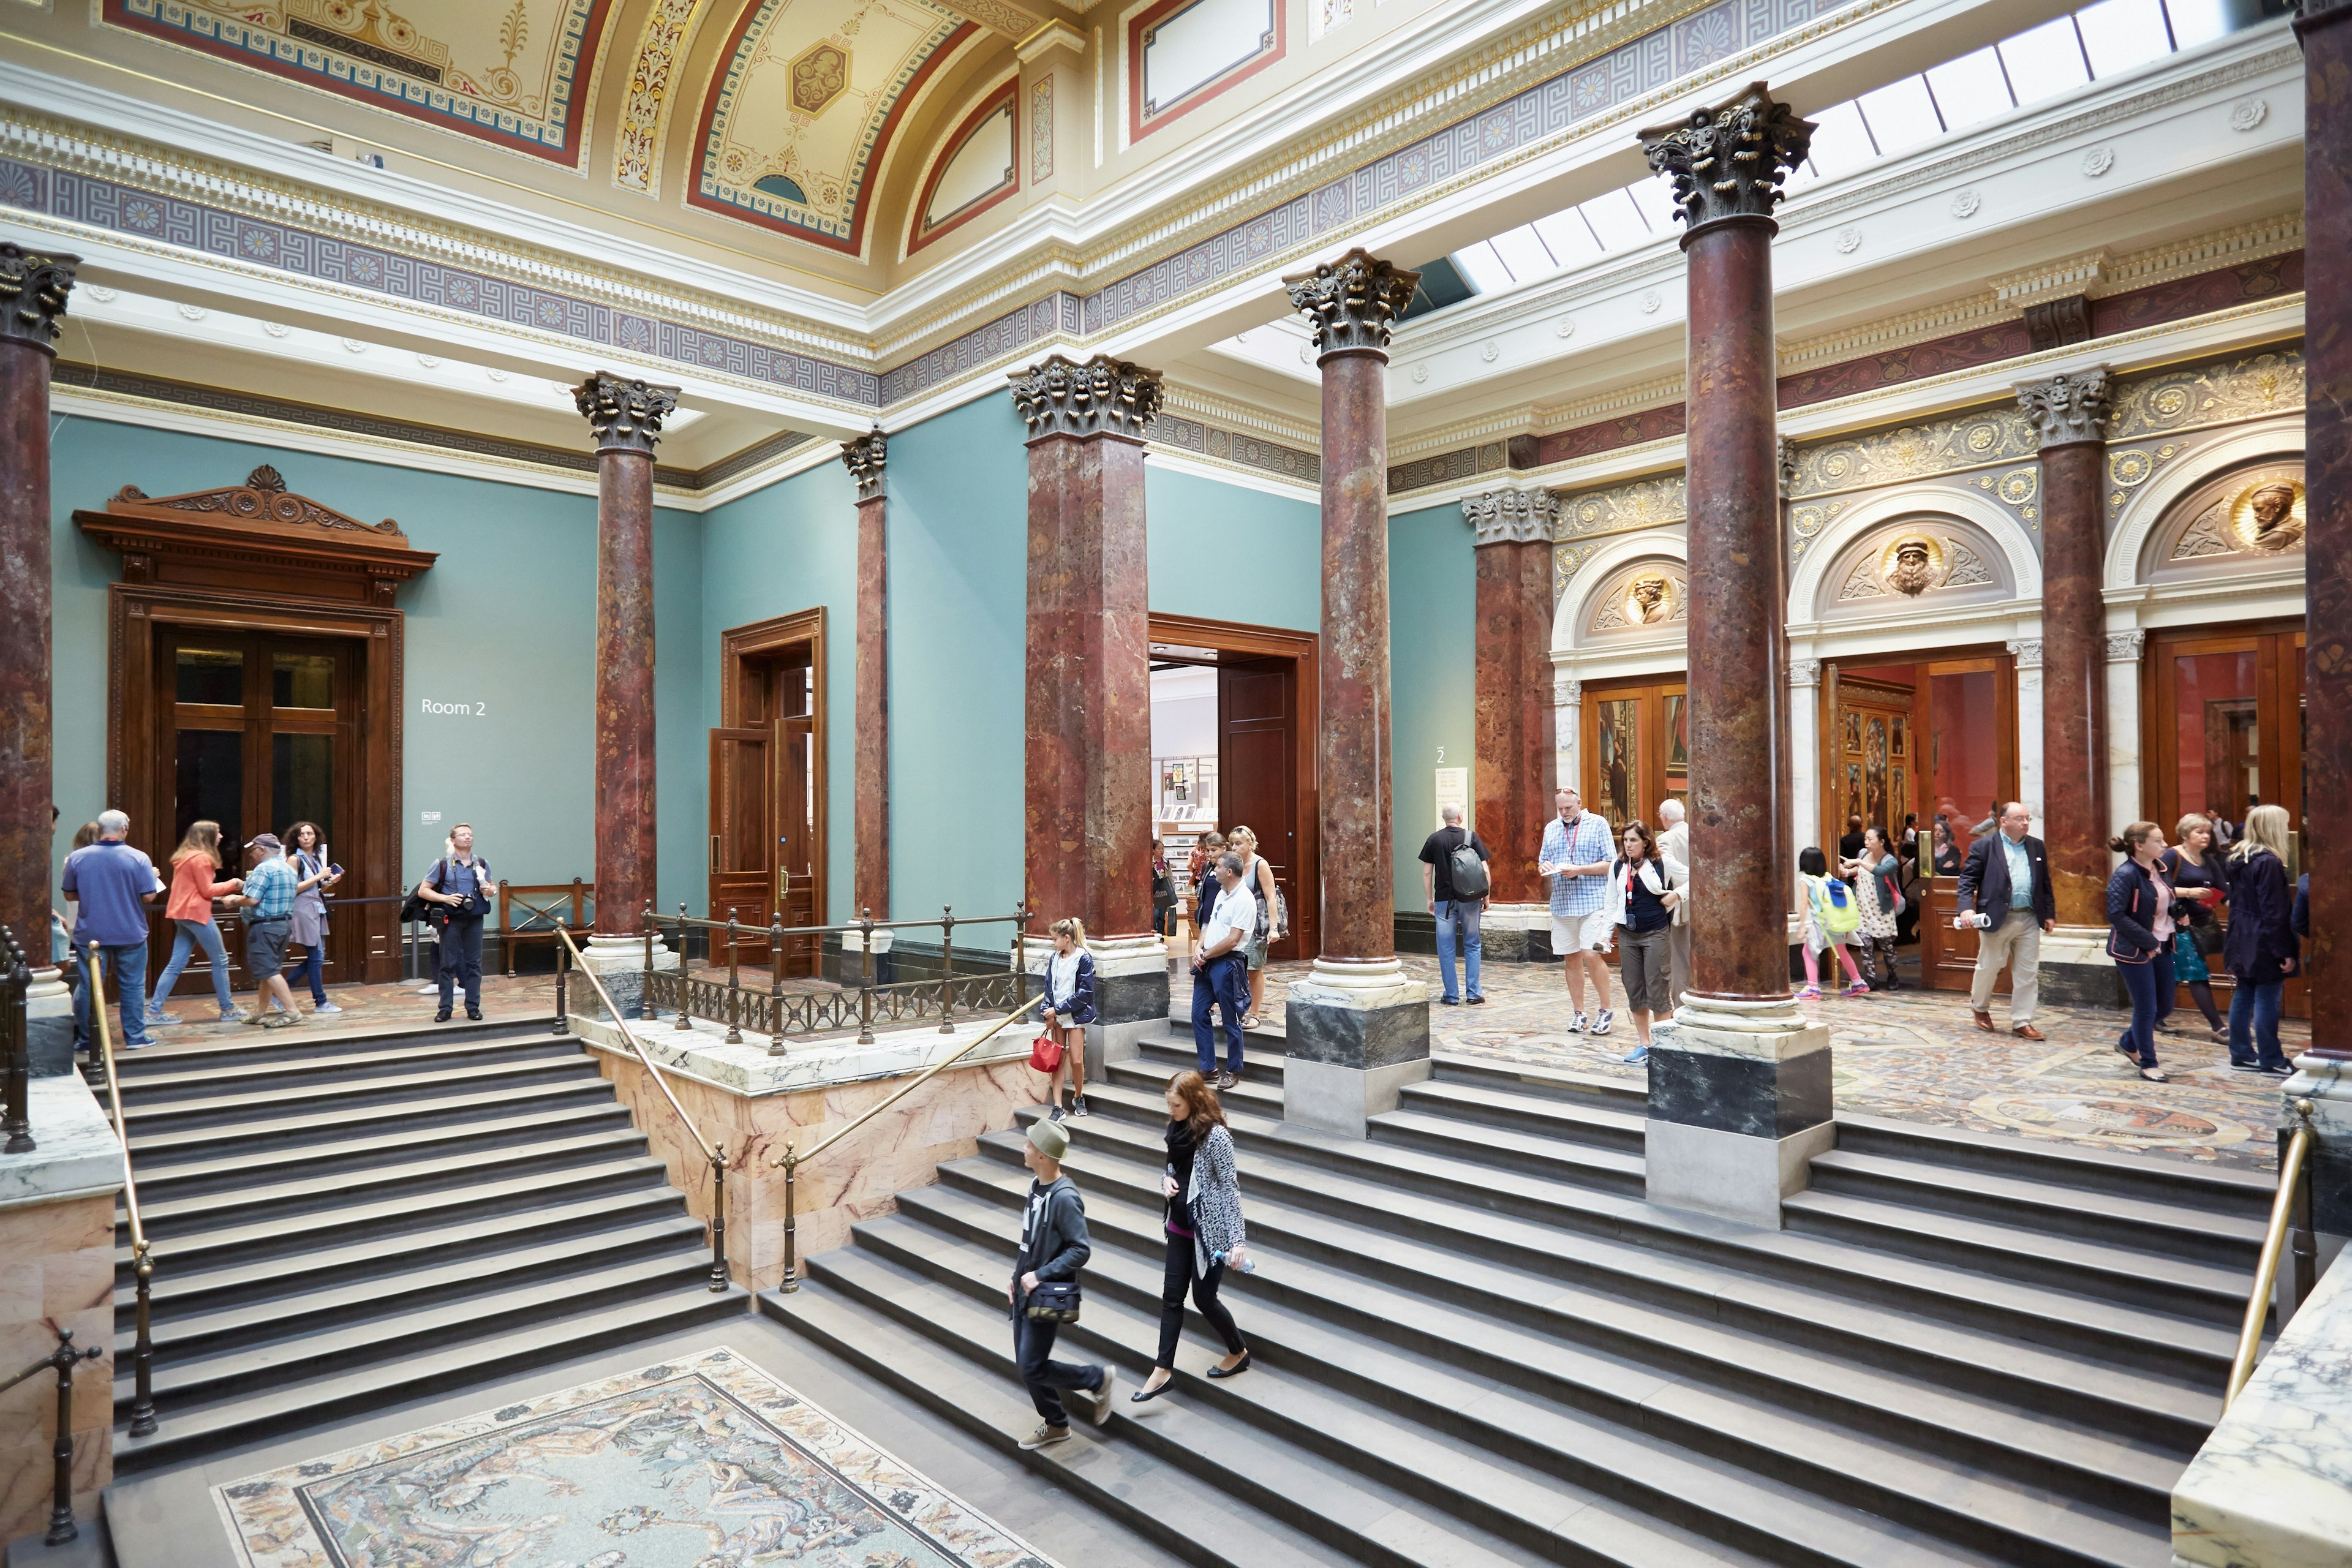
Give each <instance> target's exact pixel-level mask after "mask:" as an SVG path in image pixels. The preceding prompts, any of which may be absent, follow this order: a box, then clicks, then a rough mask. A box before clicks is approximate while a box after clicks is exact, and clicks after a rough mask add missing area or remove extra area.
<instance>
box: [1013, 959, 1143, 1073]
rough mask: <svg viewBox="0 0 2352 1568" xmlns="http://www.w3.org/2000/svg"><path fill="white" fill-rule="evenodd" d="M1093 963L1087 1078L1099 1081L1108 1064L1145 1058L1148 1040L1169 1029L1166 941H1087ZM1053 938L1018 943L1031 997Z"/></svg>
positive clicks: (1041, 981)
mask: <svg viewBox="0 0 2352 1568" xmlns="http://www.w3.org/2000/svg"><path fill="white" fill-rule="evenodd" d="M1087 952H1089V953H1091V954H1092V955H1093V956H1094V961H1095V1021H1094V1022H1093V1023H1091V1024H1088V1025H1087V1079H1089V1080H1095V1079H1100V1078H1101V1077H1102V1075H1103V1069H1104V1068H1107V1067H1108V1065H1109V1064H1110V1063H1112V1062H1123V1061H1132V1060H1134V1059H1135V1058H1137V1057H1139V1056H1141V1055H1142V1054H1143V1052H1142V1041H1143V1039H1144V1037H1146V1036H1147V1035H1159V1034H1163V1033H1165V1032H1166V1030H1167V1028H1168V940H1167V938H1165V937H1162V936H1160V935H1158V934H1156V933H1150V932H1147V933H1146V934H1144V935H1142V936H1101V937H1088V938H1087ZM1053 956H1054V939H1053V938H1051V937H1039V936H1024V937H1023V938H1022V939H1021V965H1022V967H1023V968H1024V969H1026V970H1027V971H1028V972H1029V974H1030V976H1031V979H1030V994H1033V995H1034V994H1036V992H1038V991H1039V990H1041V989H1043V988H1044V986H1045V965H1046V963H1047V962H1048V961H1050V960H1051V959H1052V958H1053Z"/></svg>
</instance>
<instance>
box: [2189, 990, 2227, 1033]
mask: <svg viewBox="0 0 2352 1568" xmlns="http://www.w3.org/2000/svg"><path fill="white" fill-rule="evenodd" d="M2189 1000H2190V1001H2191V1002H2194V1003H2196V1004H2197V1010H2198V1011H2199V1012H2200V1013H2202V1014H2204V1015H2205V1026H2206V1027H2207V1028H2209V1029H2211V1030H2213V1031H2214V1032H2215V1033H2217V1034H2219V1033H2221V1031H2223V1030H2225V1029H2227V1028H2228V1027H2229V1026H2228V1025H2227V1024H2224V1023H2223V1022H2222V1021H2221V1009H2220V1008H2218V1007H2216V1006H2214V1005H2213V983H2212V982H2211V981H2210V980H2192V981H2190V982H2189Z"/></svg>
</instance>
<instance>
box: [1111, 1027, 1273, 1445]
mask: <svg viewBox="0 0 2352 1568" xmlns="http://www.w3.org/2000/svg"><path fill="white" fill-rule="evenodd" d="M1167 1099H1168V1131H1167V1133H1166V1141H1167V1144H1168V1164H1167V1167H1166V1169H1164V1170H1162V1171H1161V1172H1160V1196H1161V1197H1162V1198H1163V1199H1164V1200H1166V1205H1167V1210H1166V1214H1165V1215H1164V1226H1165V1229H1166V1230H1167V1233H1168V1268H1167V1270H1166V1272H1165V1274H1164V1275H1163V1276H1162V1278H1161V1279H1160V1356H1159V1359H1158V1360H1157V1361H1156V1362H1154V1363H1152V1368H1151V1375H1150V1377H1149V1378H1147V1379H1145V1381H1144V1384H1143V1386H1142V1387H1141V1388H1140V1389H1139V1390H1137V1391H1136V1392H1135V1393H1133V1394H1129V1395H1128V1400H1129V1403H1130V1404H1135V1405H1144V1404H1148V1403H1150V1401H1152V1400H1154V1399H1157V1398H1159V1397H1160V1394H1163V1393H1165V1392H1166V1391H1167V1388H1168V1384H1169V1382H1170V1380H1171V1379H1172V1378H1173V1377H1174V1376H1175V1375H1176V1342H1177V1340H1178V1339H1179V1338H1180V1337H1181V1335H1182V1333H1183V1330H1184V1292H1185V1290H1186V1289H1187V1288H1189V1289H1191V1290H1192V1304H1193V1305H1194V1306H1196V1307H1198V1308H1200V1309H1201V1316H1202V1317H1204V1318H1206V1319H1208V1320H1209V1326H1210V1327H1211V1328H1213V1329H1214V1330H1216V1331H1217V1337H1218V1338H1219V1339H1221V1340H1223V1341H1224V1342H1225V1357H1224V1359H1223V1361H1221V1362H1219V1363H1217V1364H1216V1365H1214V1366H1213V1367H1211V1368H1210V1369H1209V1375H1210V1376H1211V1377H1232V1376H1234V1374H1236V1373H1244V1372H1247V1371H1248V1370H1249V1365H1250V1352H1249V1346H1248V1345H1247V1344H1246V1343H1244V1342H1243V1339H1242V1331H1241V1330H1239V1329H1237V1328H1235V1327H1234V1315H1233V1314H1232V1313H1231V1312H1229V1311H1227V1310H1225V1304H1224V1303H1223V1301H1221V1300H1218V1299H1217V1287H1218V1286H1219V1285H1220V1284H1222V1283H1223V1280H1224V1278H1225V1266H1226V1265H1227V1264H1229V1263H1230V1264H1231V1265H1233V1267H1234V1268H1239V1269H1241V1270H1242V1271H1243V1272H1244V1273H1247V1272H1249V1271H1250V1270H1251V1269H1253V1268H1255V1267H1256V1266H1255V1264H1253V1263H1251V1262H1250V1260H1249V1246H1248V1242H1249V1237H1248V1234H1247V1232H1246V1231H1245V1230H1244V1228H1243V1226H1242V1189H1241V1178H1240V1176H1239V1175H1238V1174H1237V1173H1236V1172H1235V1170H1234V1134H1233V1130H1232V1129H1231V1128H1229V1127H1228V1126H1226V1124H1225V1108H1224V1107H1223V1105H1221V1104H1219V1103H1218V1101H1217V1091H1216V1090H1215V1089H1213V1088H1211V1087H1210V1086H1209V1080H1208V1079H1204V1078H1202V1076H1201V1075H1200V1074H1199V1073H1196V1072H1180V1073H1178V1074H1177V1075H1176V1076H1175V1077H1174V1078H1171V1079H1169V1080H1168V1095H1167Z"/></svg>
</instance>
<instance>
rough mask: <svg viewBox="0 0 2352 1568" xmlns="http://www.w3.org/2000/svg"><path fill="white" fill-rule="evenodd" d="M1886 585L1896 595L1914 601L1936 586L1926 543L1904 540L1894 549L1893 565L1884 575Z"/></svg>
mask: <svg viewBox="0 0 2352 1568" xmlns="http://www.w3.org/2000/svg"><path fill="white" fill-rule="evenodd" d="M1886 581H1887V584H1888V585H1889V586H1890V587H1892V588H1893V589H1894V590H1895V592H1896V593H1898V594H1903V595H1908V596H1910V597H1912V598H1914V599H1916V598H1917V597H1918V596H1919V595H1922V594H1924V593H1926V592H1927V590H1928V589H1930V588H1932V587H1934V586H1935V585H1936V569H1935V567H1934V566H1933V565H1932V564H1931V563H1930V562H1929V560H1928V555H1927V541H1926V540H1924V539H1906V540H1905V541H1903V542H1901V543H1900V544H1897V545H1896V546H1895V565H1894V567H1893V569H1892V570H1890V571H1889V572H1888V573H1887V574H1886Z"/></svg>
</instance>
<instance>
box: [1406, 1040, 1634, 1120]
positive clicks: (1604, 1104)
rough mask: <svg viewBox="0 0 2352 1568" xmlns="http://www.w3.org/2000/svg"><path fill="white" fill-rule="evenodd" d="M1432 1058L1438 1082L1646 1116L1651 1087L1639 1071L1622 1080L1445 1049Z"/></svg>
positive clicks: (1628, 1114) (1603, 1075)
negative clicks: (1446, 1050)
mask: <svg viewBox="0 0 2352 1568" xmlns="http://www.w3.org/2000/svg"><path fill="white" fill-rule="evenodd" d="M1430 1059H1431V1062H1432V1064H1433V1067H1434V1068H1435V1081H1437V1082H1439V1083H1448V1084H1464V1085H1468V1086H1472V1087H1476V1088H1486V1089H1502V1090H1504V1091H1506V1092H1507V1093H1511V1094H1523V1095H1534V1096H1540V1097H1542V1098H1544V1099H1547V1100H1566V1101H1568V1102H1570V1103H1571V1104H1577V1105H1589V1106H1591V1107H1593V1108H1594V1109H1596V1110H1614V1111H1618V1112H1621V1113H1622V1114H1624V1115H1627V1116H1636V1117H1638V1116H1643V1115H1645V1114H1646V1113H1647V1111H1648V1110H1649V1104H1650V1090H1649V1087H1648V1085H1647V1083H1646V1082H1645V1081H1644V1078H1643V1074H1641V1073H1640V1072H1638V1071H1632V1072H1630V1076H1628V1077H1626V1078H1622V1079H1619V1078H1611V1077H1609V1076H1607V1075H1605V1074H1601V1073H1591V1072H1571V1071H1569V1070H1566V1069H1564V1068H1544V1067H1535V1066H1531V1065H1522V1064H1520V1063H1517V1062H1503V1061H1496V1060H1492V1059H1489V1058H1485V1057H1465V1056H1452V1055H1448V1054H1446V1053H1444V1052H1439V1053H1437V1054H1436V1055H1435V1056H1433V1057H1432V1058H1430Z"/></svg>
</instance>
